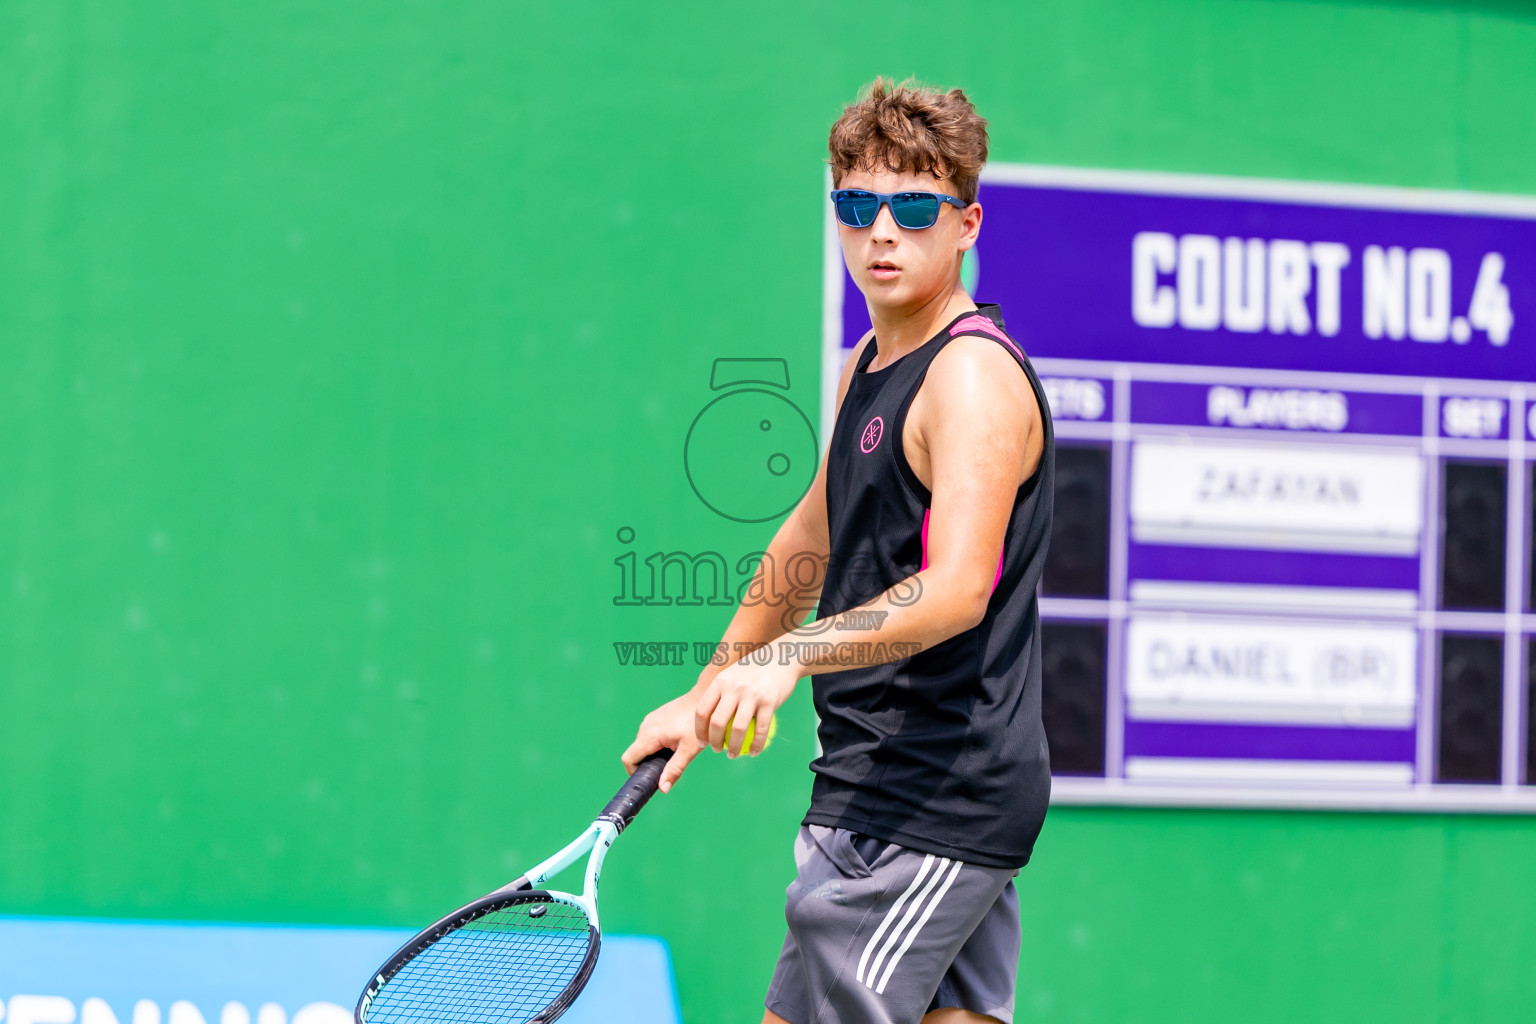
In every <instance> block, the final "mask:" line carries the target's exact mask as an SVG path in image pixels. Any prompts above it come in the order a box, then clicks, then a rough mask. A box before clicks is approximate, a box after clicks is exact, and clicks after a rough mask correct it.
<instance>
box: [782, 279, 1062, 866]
mask: <svg viewBox="0 0 1536 1024" xmlns="http://www.w3.org/2000/svg"><path fill="white" fill-rule="evenodd" d="M962 335H964V336H973V337H983V338H990V339H992V340H993V341H996V342H997V343H998V344H999V345H1001V346H1002V347H1003V348H1004V349H1005V350H1007V351H1008V352H1009V354H1011V355H1012V356H1013V357H1014V359H1015V360H1017V361H1018V364H1019V366H1020V367H1021V368H1022V369H1023V370H1024V374H1025V376H1027V377H1028V378H1029V383H1030V386H1031V387H1032V388H1034V391H1035V401H1036V402H1037V403H1038V404H1039V406H1040V416H1041V421H1042V424H1043V426H1044V429H1045V447H1044V450H1043V451H1042V452H1041V454H1040V465H1039V467H1038V468H1037V469H1036V470H1035V472H1034V475H1033V476H1031V477H1030V478H1029V480H1027V481H1025V483H1024V484H1023V486H1021V487H1020V488H1019V490H1018V493H1017V495H1016V496H1015V498H1014V504H1013V513H1012V515H1011V516H1010V517H1009V519H1008V529H1007V533H1006V534H1005V536H1004V542H1003V553H1002V559H1001V564H1000V565H999V566H998V577H997V582H996V585H995V586H994V588H993V591H992V597H991V600H990V601H989V602H988V604H987V611H986V616H985V617H984V618H983V619H982V621H981V623H980V624H979V625H977V626H976V627H975V628H973V629H968V630H966V631H965V632H963V633H960V634H958V635H956V636H953V637H951V638H949V639H948V640H945V641H944V642H943V643H940V644H938V645H936V646H934V647H931V648H929V649H928V650H925V651H920V652H918V653H916V654H914V655H912V656H910V657H907V658H903V659H901V660H899V661H893V662H888V663H886V664H884V665H876V666H872V667H868V668H853V669H847V670H844V671H839V672H824V673H821V674H818V675H816V676H814V677H812V682H811V690H812V694H813V698H814V701H815V704H816V712H817V714H818V715H820V717H821V725H820V727H819V729H818V736H819V738H820V740H821V748H822V755H821V756H820V757H818V758H817V759H816V760H815V761H814V762H812V764H811V770H812V771H813V772H815V773H816V779H815V783H814V785H813V787H812V790H811V808H810V810H809V811H808V812H807V813H806V816H805V822H806V823H807V824H818V825H830V826H833V827H837V828H846V829H849V830H851V831H854V832H859V833H863V834H864V835H868V836H874V837H876V838H879V839H885V840H888V841H890V842H893V843H898V844H900V845H902V846H907V847H910V848H912V849H915V850H921V851H923V852H924V853H933V854H938V855H940V856H946V857H954V858H957V859H959V860H962V861H966V862H969V863H974V864H984V865H987V866H989V867H1013V868H1017V867H1022V866H1023V865H1024V864H1025V863H1026V862H1028V860H1029V856H1030V852H1031V851H1032V850H1033V848H1034V845H1035V838H1036V837H1037V836H1038V835H1039V833H1040V826H1041V824H1042V823H1043V822H1044V820H1045V811H1046V805H1047V803H1048V802H1049V799H1050V790H1051V778H1050V759H1049V755H1048V753H1047V751H1046V742H1045V729H1044V727H1043V726H1042V725H1041V721H1040V609H1039V604H1038V602H1037V600H1036V591H1037V588H1038V586H1039V583H1040V574H1041V571H1042V570H1043V568H1044V566H1045V549H1046V542H1047V540H1048V539H1049V537H1050V529H1051V494H1052V478H1053V475H1054V466H1055V453H1056V442H1055V435H1054V432H1053V431H1052V429H1051V416H1050V410H1049V409H1048V407H1047V406H1046V402H1045V394H1044V391H1043V390H1042V388H1041V386H1040V379H1039V377H1037V376H1036V375H1035V370H1034V367H1032V366H1031V365H1030V362H1029V359H1028V358H1027V357H1026V356H1025V355H1024V352H1023V350H1022V349H1021V348H1020V347H1019V346H1018V344H1017V343H1016V342H1015V341H1014V340H1013V339H1012V338H1011V337H1010V336H1009V335H1008V334H1007V332H1006V331H1005V330H1004V328H1003V321H1002V315H1001V313H1000V312H999V310H998V307H996V306H982V307H981V308H980V309H978V310H975V311H971V312H966V313H963V314H961V315H960V316H959V317H957V318H956V319H955V320H954V321H952V322H951V323H950V324H949V325H947V326H946V327H945V328H944V329H943V330H942V331H940V332H939V333H938V335H936V336H935V337H933V338H932V339H930V340H929V341H928V342H926V343H925V344H924V345H923V346H922V347H921V348H918V349H917V350H916V351H914V352H910V353H908V354H907V355H905V356H902V357H901V358H900V359H898V360H896V361H895V362H894V363H892V364H891V365H889V366H887V367H885V368H884V369H882V370H876V371H873V372H870V371H868V369H867V367H868V365H869V363H870V361H871V360H872V359H873V358H874V357H875V355H876V344H877V343H878V339H876V340H872V341H871V342H870V344H868V345H867V346H865V350H864V352H863V355H862V356H861V357H860V359H859V363H858V367H857V372H855V373H854V374H853V379H852V382H851V383H850V384H849V387H848V393H847V395H846V396H845V397H844V399H843V406H842V409H841V410H840V411H839V412H838V414H837V423H836V426H835V427H834V428H833V431H832V445H831V449H830V452H829V454H828V460H827V523H828V526H829V527H830V531H831V542H832V543H831V557H830V559H829V561H828V564H827V575H826V582H825V584H824V586H823V589H822V596H821V603H820V606H819V607H818V609H817V617H818V618H824V617H826V616H830V615H835V614H837V613H839V612H843V611H847V610H848V609H850V608H855V607H857V606H858V605H861V604H863V603H864V602H866V601H868V600H870V599H871V598H873V597H875V596H876V595H877V594H879V593H880V592H882V591H884V590H887V589H890V588H892V587H894V586H895V585H896V584H898V583H900V582H901V581H902V580H905V579H906V578H907V577H909V576H911V575H912V574H913V573H915V572H917V571H919V569H921V568H922V567H924V566H925V565H926V564H927V534H928V530H927V526H928V507H929V499H930V495H929V492H928V489H927V488H926V487H924V486H923V485H922V482H921V481H919V480H918V479H917V475H916V474H915V473H913V472H912V468H911V466H909V465H908V464H907V460H906V455H905V453H904V452H903V451H902V450H901V431H902V426H903V424H904V423H905V421H906V418H907V410H908V409H910V408H911V406H912V399H913V398H914V397H915V396H916V394H917V390H918V388H919V387H920V386H921V385H922V383H923V378H924V376H925V375H926V374H927V372H928V367H929V366H930V365H931V364H932V363H933V360H934V357H935V356H937V355H938V354H939V352H940V351H942V350H943V348H944V346H945V345H946V344H948V343H949V340H950V339H951V338H953V337H959V336H962ZM893 597H898V598H901V599H908V600H921V599H922V598H921V595H919V594H916V593H914V592H913V588H911V587H910V586H909V587H908V588H906V590H905V593H903V590H902V588H898V590H897V592H896V594H894V595H893ZM824 639H828V640H833V641H835V640H836V639H837V638H836V635H835V634H832V635H829V636H827V637H825V638H824Z"/></svg>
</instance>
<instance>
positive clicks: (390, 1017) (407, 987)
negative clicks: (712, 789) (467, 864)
mask: <svg viewBox="0 0 1536 1024" xmlns="http://www.w3.org/2000/svg"><path fill="white" fill-rule="evenodd" d="M671 757H672V751H670V750H659V751H657V752H656V753H654V754H652V755H651V756H650V757H647V758H646V759H645V760H644V761H641V762H640V766H639V767H638V768H636V769H635V773H634V774H633V775H631V776H630V777H629V781H628V782H626V783H624V785H623V787H622V788H621V789H620V790H619V792H618V794H617V795H616V796H615V797H614V798H613V799H612V800H610V801H609V802H608V806H607V807H604V808H603V813H601V814H599V815H598V816H597V820H596V821H594V822H592V824H591V825H589V826H588V827H587V829H586V831H584V832H582V834H581V835H579V836H577V837H576V839H575V840H573V841H572V842H571V843H570V845H568V846H567V847H566V848H565V849H563V850H561V851H560V852H559V853H557V854H555V855H554V856H553V857H551V858H549V859H548V860H546V861H544V862H543V863H541V864H538V865H536V866H535V867H532V868H529V869H528V872H527V873H526V874H524V875H523V876H522V877H521V878H519V879H518V880H517V881H515V882H512V883H510V884H508V885H504V886H502V887H501V888H500V889H497V890H496V891H495V892H493V893H490V894H489V895H486V896H482V897H481V898H480V899H478V900H475V901H474V902H473V903H470V904H468V905H466V906H463V907H460V908H459V909H458V910H455V911H454V912H453V913H451V914H449V915H448V916H447V917H445V918H443V919H442V920H440V921H438V922H437V923H435V924H433V925H432V926H431V927H429V928H427V929H426V930H424V931H422V932H421V933H420V934H418V935H416V936H415V937H414V938H412V939H411V940H410V941H409V942H407V943H406V944H405V945H403V946H401V947H400V948H399V950H397V951H396V952H395V955H394V956H392V957H390V958H389V959H388V960H387V961H385V963H384V966H383V967H380V968H379V969H378V971H377V972H375V974H374V976H373V980H372V981H370V982H369V983H368V987H367V988H366V989H364V990H363V994H362V997H361V998H360V999H358V1001H357V1009H356V1011H354V1013H353V1016H354V1017H355V1019H356V1021H357V1024H424V1022H434V1024H437V1022H441V1024H459V1022H463V1024H471V1022H472V1024H546V1022H547V1021H552V1020H554V1019H555V1018H556V1017H559V1016H560V1015H561V1014H562V1013H564V1012H565V1011H566V1010H567V1009H568V1008H569V1007H570V1005H571V1003H572V1002H574V1001H575V999H576V997H577V995H579V994H580V993H581V990H582V988H583V987H584V986H585V985H586V984H587V979H588V978H590V977H591V976H592V968H593V967H594V966H596V964H597V951H598V947H599V946H600V945H601V942H600V939H601V933H600V931H599V929H598V923H597V877H598V873H599V872H601V871H602V868H603V858H604V857H605V856H606V855H607V853H608V847H610V846H612V845H613V841H614V840H615V839H617V838H618V836H619V833H620V832H623V831H624V827H625V826H626V825H628V824H629V823H630V821H632V820H633V819H634V817H635V815H636V814H638V813H640V808H642V807H644V806H645V802H646V801H647V800H649V799H650V798H651V796H652V795H653V794H654V793H655V792H656V784H657V783H658V782H659V781H660V780H661V770H662V768H664V767H666V764H667V761H668V760H669V759H670V758H671ZM588 850H590V851H592V855H591V856H590V857H588V858H587V876H586V882H585V883H584V884H583V886H582V890H581V895H580V896H573V895H571V894H570V893H564V892H554V891H552V890H550V891H546V890H543V889H540V888H539V886H541V885H543V884H544V883H545V881H547V880H548V879H550V878H552V877H553V876H555V875H557V874H559V873H560V872H561V871H564V870H565V869H566V868H568V867H570V866H571V865H572V864H574V863H576V860H577V859H578V858H579V857H580V856H581V855H582V854H584V853H586V852H587V851H588Z"/></svg>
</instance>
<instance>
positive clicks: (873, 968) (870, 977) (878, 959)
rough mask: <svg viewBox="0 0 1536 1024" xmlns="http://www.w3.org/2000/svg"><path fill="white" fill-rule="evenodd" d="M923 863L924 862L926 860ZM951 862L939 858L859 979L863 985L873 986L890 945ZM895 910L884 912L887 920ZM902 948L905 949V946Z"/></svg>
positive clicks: (899, 936) (898, 939)
mask: <svg viewBox="0 0 1536 1024" xmlns="http://www.w3.org/2000/svg"><path fill="white" fill-rule="evenodd" d="M924 863H926V861H925V862H924ZM951 863H953V862H952V861H950V859H949V858H948V857H940V858H939V864H938V867H937V868H935V869H934V871H933V874H932V875H930V876H929V877H928V881H927V883H926V884H925V885H924V886H923V888H922V891H921V892H919V893H918V894H917V899H915V900H913V901H912V905H911V906H910V907H908V908H907V912H906V913H905V914H903V915H902V916H901V920H900V921H898V922H897V923H896V927H895V929H894V930H893V931H892V932H891V934H890V936H889V937H888V938H887V939H886V940H885V945H883V946H881V947H880V952H878V953H876V954H875V959H874V962H873V963H871V964H870V965H869V973H868V974H866V975H865V976H864V977H863V978H861V979H859V980H861V981H863V982H864V984H865V985H867V986H869V987H870V988H874V987H875V975H877V974H879V973H880V965H881V964H882V963H883V962H884V961H885V958H886V957H887V956H888V955H889V954H890V952H891V947H892V946H894V945H896V943H897V942H899V941H900V940H901V933H902V932H904V931H905V930H906V928H907V925H909V924H911V923H912V919H913V918H915V917H916V916H917V912H918V910H920V909H921V908H922V905H923V901H924V900H926V899H927V898H928V894H929V893H931V892H933V889H934V886H936V885H938V884H939V880H940V879H941V878H943V877H944V872H945V871H947V870H948V869H949V865H950V864H951ZM896 910H897V907H892V908H891V910H890V913H888V914H886V920H889V919H890V918H891V917H892V916H893V915H894V914H895V913H896ZM881 927H882V928H884V924H883V923H882V924H881ZM870 942H871V944H873V942H874V940H873V939H871V940H870ZM902 948H903V949H905V948H906V947H902Z"/></svg>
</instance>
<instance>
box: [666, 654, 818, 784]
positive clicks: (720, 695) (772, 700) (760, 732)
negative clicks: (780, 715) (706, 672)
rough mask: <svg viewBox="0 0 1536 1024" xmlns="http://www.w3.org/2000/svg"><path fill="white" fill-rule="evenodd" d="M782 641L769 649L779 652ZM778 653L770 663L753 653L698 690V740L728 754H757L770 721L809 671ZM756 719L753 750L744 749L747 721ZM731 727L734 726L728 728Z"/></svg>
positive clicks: (722, 671) (766, 733)
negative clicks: (763, 662) (755, 658)
mask: <svg viewBox="0 0 1536 1024" xmlns="http://www.w3.org/2000/svg"><path fill="white" fill-rule="evenodd" d="M777 648H778V644H770V645H769V648H768V649H769V650H771V651H774V653H775V655H777V653H778V651H777ZM780 660H781V659H779V658H778V657H774V658H771V659H770V660H769V662H768V664H766V665H759V664H757V663H756V662H755V661H753V660H752V657H751V656H750V655H748V656H747V657H745V658H742V659H741V660H740V661H736V662H733V663H731V664H730V665H727V666H726V667H725V668H723V669H721V670H720V672H719V673H718V674H717V675H716V676H715V678H714V679H713V680H711V681H710V684H709V686H707V687H706V688H705V689H704V692H703V693H701V694H699V702H698V706H697V707H696V709H695V710H694V713H693V725H694V731H695V732H696V733H697V734H698V738H699V742H700V743H704V744H707V745H708V746H709V748H710V749H711V750H714V751H716V752H719V751H721V750H723V751H725V752H726V755H727V756H729V757H735V756H736V755H738V754H741V753H747V754H749V755H751V756H752V757H756V756H757V755H758V754H760V753H762V750H763V747H764V745H765V744H767V742H768V724H769V722H771V721H772V720H773V713H774V712H775V711H777V710H778V709H779V705H781V704H783V703H784V702H785V701H786V700H788V699H789V695H790V694H792V693H794V692H795V684H796V683H797V682H799V681H800V677H801V676H803V675H805V674H806V670H805V668H804V667H802V666H801V665H800V663H799V661H798V660H796V659H791V661H790V663H789V664H787V665H786V664H780ZM753 721H755V722H756V723H757V725H756V726H755V728H754V729H753V733H752V747H751V749H750V750H747V751H743V750H742V749H741V744H742V741H743V740H744V739H745V738H746V735H747V724H748V723H749V722H753ZM727 726H729V731H727Z"/></svg>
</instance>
